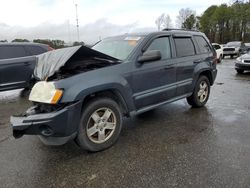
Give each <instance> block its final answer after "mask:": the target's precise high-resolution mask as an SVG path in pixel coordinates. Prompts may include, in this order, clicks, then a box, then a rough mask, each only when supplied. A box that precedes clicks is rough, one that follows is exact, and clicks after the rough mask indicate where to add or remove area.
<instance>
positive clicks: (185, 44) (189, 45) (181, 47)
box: [174, 37, 195, 57]
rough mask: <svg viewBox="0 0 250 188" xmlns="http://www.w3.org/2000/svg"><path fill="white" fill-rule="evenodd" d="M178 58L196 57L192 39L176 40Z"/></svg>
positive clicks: (182, 38) (181, 38)
mask: <svg viewBox="0 0 250 188" xmlns="http://www.w3.org/2000/svg"><path fill="white" fill-rule="evenodd" d="M174 41H175V47H176V53H177V57H186V56H191V55H195V49H194V44H193V42H192V39H191V38H190V37H180V38H174Z"/></svg>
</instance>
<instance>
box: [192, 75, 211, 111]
mask: <svg viewBox="0 0 250 188" xmlns="http://www.w3.org/2000/svg"><path fill="white" fill-rule="evenodd" d="M209 94H210V83H209V80H208V78H207V77H206V76H200V78H199V79H198V81H197V83H196V86H195V88H194V91H193V94H192V95H191V96H190V97H187V102H188V104H190V105H191V106H192V107H196V108H199V107H202V106H204V105H205V104H206V103H207V101H208V98H209Z"/></svg>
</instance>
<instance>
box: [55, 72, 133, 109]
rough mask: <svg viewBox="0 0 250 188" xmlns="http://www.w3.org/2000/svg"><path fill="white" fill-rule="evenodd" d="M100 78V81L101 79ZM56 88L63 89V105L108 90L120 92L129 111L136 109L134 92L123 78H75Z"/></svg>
mask: <svg viewBox="0 0 250 188" xmlns="http://www.w3.org/2000/svg"><path fill="white" fill-rule="evenodd" d="M99 78H100V79H99ZM55 85H56V88H63V89H64V94H63V97H62V99H61V101H60V102H61V103H67V102H73V101H79V100H84V99H85V97H86V96H88V95H90V94H93V93H96V92H101V91H107V90H115V91H118V92H119V94H120V95H121V96H122V97H123V99H124V101H125V103H126V105H127V107H128V109H129V110H132V109H134V105H133V100H132V90H131V87H130V85H129V83H128V81H127V80H126V79H125V78H124V77H121V76H112V75H109V76H105V77H91V78H90V77H85V76H84V75H83V76H82V77H81V75H79V76H74V77H70V78H68V79H65V80H61V81H59V82H58V83H57V82H56V83H55Z"/></svg>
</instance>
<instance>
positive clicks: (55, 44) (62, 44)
mask: <svg viewBox="0 0 250 188" xmlns="http://www.w3.org/2000/svg"><path fill="white" fill-rule="evenodd" d="M0 42H8V41H7V40H0ZM11 42H34V43H41V44H47V45H49V46H50V47H52V48H54V49H59V48H64V47H66V46H78V45H84V42H73V44H72V45H66V43H65V42H64V41H63V40H58V39H56V40H50V39H34V40H33V41H29V40H28V39H14V40H12V41H11Z"/></svg>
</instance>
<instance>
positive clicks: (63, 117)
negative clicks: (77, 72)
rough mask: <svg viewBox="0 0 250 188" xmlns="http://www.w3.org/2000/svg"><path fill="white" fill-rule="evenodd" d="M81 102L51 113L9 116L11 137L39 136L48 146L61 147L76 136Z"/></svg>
mask: <svg viewBox="0 0 250 188" xmlns="http://www.w3.org/2000/svg"><path fill="white" fill-rule="evenodd" d="M81 104H82V103H81V102H77V103H74V104H71V105H69V106H66V107H64V108H63V109H61V110H59V111H55V112H51V113H41V114H34V115H28V116H11V118H10V122H11V125H12V129H13V136H14V137H15V138H19V137H21V136H23V135H40V138H41V140H42V141H44V142H45V144H48V145H61V144H64V143H66V142H67V141H69V140H70V139H72V137H73V136H74V135H76V132H77V129H78V126H79V123H80V116H81Z"/></svg>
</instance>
